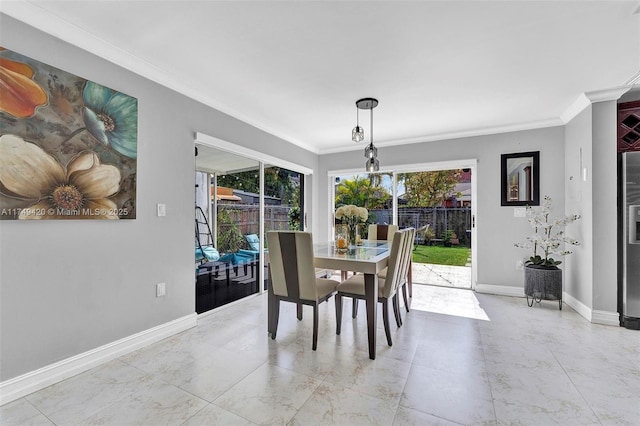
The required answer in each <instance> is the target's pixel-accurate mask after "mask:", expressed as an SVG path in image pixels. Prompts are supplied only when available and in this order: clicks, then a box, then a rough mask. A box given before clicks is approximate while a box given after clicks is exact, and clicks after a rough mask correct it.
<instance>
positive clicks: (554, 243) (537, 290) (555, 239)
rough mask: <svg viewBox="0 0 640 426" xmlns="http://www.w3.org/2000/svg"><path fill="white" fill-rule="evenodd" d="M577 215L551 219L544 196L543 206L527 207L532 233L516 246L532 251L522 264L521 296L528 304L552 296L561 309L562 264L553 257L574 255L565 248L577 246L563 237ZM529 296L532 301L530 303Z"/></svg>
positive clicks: (575, 242)
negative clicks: (522, 289) (525, 298)
mask: <svg viewBox="0 0 640 426" xmlns="http://www.w3.org/2000/svg"><path fill="white" fill-rule="evenodd" d="M578 219H580V215H567V216H564V217H563V218H560V219H553V218H551V197H549V196H545V197H544V201H543V202H542V206H539V207H531V206H527V220H528V221H529V225H531V227H532V228H533V231H534V232H533V234H532V235H530V236H529V237H527V240H526V242H524V243H515V246H516V247H519V248H524V249H529V250H533V255H532V256H531V257H529V259H527V260H526V261H525V262H524V265H525V268H524V293H525V295H526V296H527V304H528V305H529V306H533V301H534V300H535V301H537V302H540V301H541V300H542V299H547V298H548V296H554V297H555V298H556V299H557V300H558V305H559V308H560V309H562V270H561V269H560V268H558V265H560V264H561V263H562V261H560V260H557V259H554V258H553V257H552V256H554V255H555V256H564V255H568V254H571V253H573V252H572V251H571V250H568V249H567V248H566V246H567V245H569V246H577V245H579V244H580V243H579V242H578V241H576V240H574V239H573V238H569V237H567V236H566V235H565V233H564V231H565V227H566V226H567V225H568V224H569V223H571V222H574V221H576V220H578ZM529 297H531V298H532V299H531V301H530V300H529Z"/></svg>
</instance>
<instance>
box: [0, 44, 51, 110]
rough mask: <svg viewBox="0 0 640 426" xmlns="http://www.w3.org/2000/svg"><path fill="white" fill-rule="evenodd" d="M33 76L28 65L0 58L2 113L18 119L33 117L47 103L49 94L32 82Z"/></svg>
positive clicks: (0, 102) (0, 105)
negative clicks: (37, 109)
mask: <svg viewBox="0 0 640 426" xmlns="http://www.w3.org/2000/svg"><path fill="white" fill-rule="evenodd" d="M0 50H4V49H3V48H0ZM33 74H34V72H33V70H32V69H31V67H30V66H29V65H27V64H23V63H21V62H16V61H12V60H10V59H6V58H0V111H4V112H7V113H9V114H11V115H13V116H14V117H17V118H25V117H31V116H32V115H33V114H35V112H36V108H37V107H39V106H41V105H45V104H46V103H47V94H46V93H45V92H44V90H43V89H42V87H40V85H39V84H38V83H36V82H35V81H33V80H32V77H33Z"/></svg>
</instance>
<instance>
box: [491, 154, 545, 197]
mask: <svg viewBox="0 0 640 426" xmlns="http://www.w3.org/2000/svg"><path fill="white" fill-rule="evenodd" d="M500 170H501V183H500V200H501V202H502V205H503V206H539V205H540V151H532V152H518V153H515V154H502V156H501V168H500Z"/></svg>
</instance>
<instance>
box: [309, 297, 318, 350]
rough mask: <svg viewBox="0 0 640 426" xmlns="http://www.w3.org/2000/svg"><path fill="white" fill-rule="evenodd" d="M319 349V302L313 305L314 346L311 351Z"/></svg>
mask: <svg viewBox="0 0 640 426" xmlns="http://www.w3.org/2000/svg"><path fill="white" fill-rule="evenodd" d="M317 347H318V302H316V303H314V304H313V344H312V345H311V349H313V350H314V351H315V350H316V348H317Z"/></svg>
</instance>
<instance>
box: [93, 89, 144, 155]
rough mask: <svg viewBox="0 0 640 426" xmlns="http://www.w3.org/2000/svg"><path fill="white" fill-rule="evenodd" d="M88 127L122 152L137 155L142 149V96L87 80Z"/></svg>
mask: <svg viewBox="0 0 640 426" xmlns="http://www.w3.org/2000/svg"><path fill="white" fill-rule="evenodd" d="M82 98H83V100H84V106H85V108H84V112H83V119H84V122H85V125H86V126H87V130H88V131H89V133H91V135H93V137H95V138H96V139H98V140H99V141H100V142H102V143H103V144H105V145H111V146H112V147H113V149H115V150H116V151H117V152H119V153H120V154H122V155H124V156H126V157H129V158H134V159H135V158H136V156H137V152H138V149H137V147H138V100H137V99H136V98H132V97H131V96H128V95H125V94H124V93H120V92H115V91H113V90H111V89H109V88H107V87H104V86H101V85H99V84H97V83H94V82H92V81H87V84H86V85H85V86H84V91H83V92H82Z"/></svg>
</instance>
